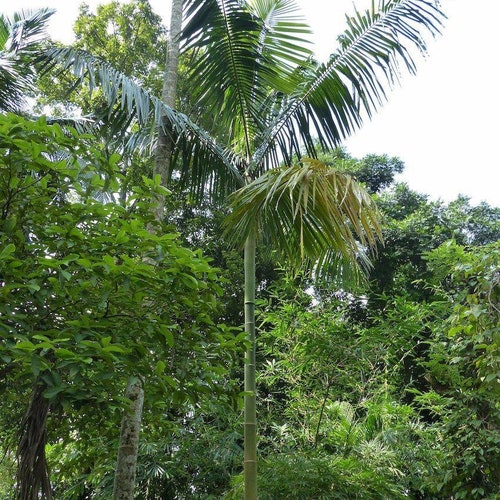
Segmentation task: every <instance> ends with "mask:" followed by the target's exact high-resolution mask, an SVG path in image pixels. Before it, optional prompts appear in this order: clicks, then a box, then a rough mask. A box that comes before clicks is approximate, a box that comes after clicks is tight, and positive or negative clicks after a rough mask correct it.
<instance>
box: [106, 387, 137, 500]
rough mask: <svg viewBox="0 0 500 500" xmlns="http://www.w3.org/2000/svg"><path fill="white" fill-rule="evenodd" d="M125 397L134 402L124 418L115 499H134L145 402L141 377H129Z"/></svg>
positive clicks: (114, 491)
mask: <svg viewBox="0 0 500 500" xmlns="http://www.w3.org/2000/svg"><path fill="white" fill-rule="evenodd" d="M125 397H127V398H128V399H130V401H131V402H132V404H131V405H130V407H129V408H127V409H126V410H125V413H124V415H123V419H122V427H121V432H120V444H119V447H118V459H117V464H116V472H115V482H114V486H113V500H133V499H134V488H135V471H136V468H137V455H138V450H139V433H140V430H141V421H142V406H143V403H144V390H143V388H142V382H141V380H140V379H138V378H137V377H131V378H130V379H129V381H128V384H127V390H126V391H125Z"/></svg>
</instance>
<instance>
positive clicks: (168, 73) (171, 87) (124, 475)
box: [113, 0, 183, 500]
mask: <svg viewBox="0 0 500 500" xmlns="http://www.w3.org/2000/svg"><path fill="white" fill-rule="evenodd" d="M182 3H183V0H172V11H171V17H170V30H169V37H168V45H167V54H166V60H165V73H164V77H163V89H162V101H163V102H164V103H165V104H167V105H168V106H170V107H171V108H174V107H175V100H176V94H177V75H178V61H179V35H180V32H181V29H182ZM168 125H169V124H168V123H165V122H164V124H163V127H158V139H157V148H156V156H155V164H154V168H153V174H154V175H155V176H156V175H160V177H161V185H162V186H166V184H167V182H168V179H169V177H170V169H171V165H170V163H171V157H172V150H173V143H172V139H171V137H170V136H169V134H168ZM153 201H154V204H153V214H154V216H155V219H156V220H157V221H161V220H162V219H163V212H164V209H165V199H164V198H163V197H162V196H158V197H156V198H155V199H154V200H153ZM126 396H127V397H128V398H129V399H131V401H132V408H131V409H130V411H126V412H125V413H124V415H123V419H122V427H121V433H120V443H119V448H118V459H117V466H116V471H115V482H114V489H113V500H133V498H134V489H135V471H136V467H137V456H138V453H139V432H140V427H141V422H142V406H143V403H144V388H143V385H142V381H140V380H136V379H134V378H131V379H130V380H129V382H128V384H127V389H126Z"/></svg>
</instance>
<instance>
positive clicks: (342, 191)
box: [226, 158, 381, 275]
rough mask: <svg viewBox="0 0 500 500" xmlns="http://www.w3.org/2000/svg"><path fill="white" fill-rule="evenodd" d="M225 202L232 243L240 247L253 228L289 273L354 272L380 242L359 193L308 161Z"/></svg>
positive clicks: (272, 173) (367, 201) (374, 217)
mask: <svg viewBox="0 0 500 500" xmlns="http://www.w3.org/2000/svg"><path fill="white" fill-rule="evenodd" d="M230 200H231V208H232V212H231V214H230V215H229V217H228V218H227V222H226V232H227V234H228V236H230V237H231V238H232V240H233V241H234V242H237V243H238V244H240V245H241V244H242V243H243V242H244V241H245V239H246V237H247V236H248V235H249V234H250V233H251V232H252V230H254V229H255V228H257V229H259V230H260V232H261V233H264V234H268V235H269V237H270V239H271V241H273V242H274V243H275V244H277V246H278V247H279V248H280V249H281V250H282V251H283V253H284V255H285V256H286V258H287V259H288V261H289V262H290V263H291V265H292V266H293V267H295V268H298V267H300V266H302V265H306V266H309V267H313V268H315V270H316V273H317V274H318V275H320V274H324V273H327V272H329V271H331V270H332V269H333V270H335V271H338V270H339V267H341V268H343V269H348V268H349V267H350V268H354V269H358V270H359V267H360V265H363V264H365V265H366V263H367V258H366V248H368V247H373V246H374V245H375V244H376V242H377V240H379V239H381V230H380V224H379V221H378V211H377V208H376V206H375V203H374V202H373V200H372V199H371V198H370V196H369V195H368V193H367V192H366V191H365V190H364V188H363V187H362V186H360V185H359V184H358V183H356V182H355V181H354V180H353V179H352V178H351V177H350V176H348V175H346V174H344V173H341V172H338V171H337V170H335V169H333V168H330V167H327V166H326V165H324V164H323V163H321V162H319V161H316V160H314V159H311V158H304V159H303V160H302V163H301V164H299V165H296V166H293V167H281V168H276V169H272V170H269V171H268V172H266V173H264V174H262V175H261V176H260V177H259V178H257V179H256V180H254V181H253V182H251V183H250V184H248V185H246V186H244V187H243V188H241V189H239V190H238V191H237V192H235V193H234V194H233V195H232V196H231V197H230ZM346 265H348V267H347V268H346Z"/></svg>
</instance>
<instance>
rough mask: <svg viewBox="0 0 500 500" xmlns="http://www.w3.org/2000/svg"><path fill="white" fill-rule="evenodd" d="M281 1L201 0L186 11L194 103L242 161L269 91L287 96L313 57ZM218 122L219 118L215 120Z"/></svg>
mask: <svg viewBox="0 0 500 500" xmlns="http://www.w3.org/2000/svg"><path fill="white" fill-rule="evenodd" d="M296 11H297V7H296V5H295V3H294V2H285V1H284V0H254V1H252V2H251V1H248V2H245V1H237V0H204V1H202V2H200V1H197V2H191V3H190V4H189V5H188V10H187V17H188V19H189V21H188V23H187V26H186V27H185V28H184V30H183V40H184V49H183V50H189V49H196V50H197V51H198V57H197V58H196V63H195V64H194V65H193V67H192V68H191V75H192V76H191V78H192V82H193V83H192V88H193V89H194V94H195V96H194V98H195V99H196V101H197V102H198V103H199V105H200V106H201V107H202V108H203V109H205V110H207V111H208V112H211V113H215V114H217V116H218V123H219V125H222V126H223V127H224V128H225V129H226V131H227V132H228V133H229V143H230V147H232V148H233V149H235V150H236V151H238V152H239V153H240V154H242V155H243V156H245V157H246V158H250V156H251V154H252V152H253V150H254V149H255V144H254V138H255V136H256V134H258V132H259V131H260V130H261V129H262V126H263V123H265V122H263V121H262V118H263V116H262V103H263V102H265V100H266V99H267V96H268V95H269V93H270V91H271V89H281V91H285V90H287V91H290V90H291V89H292V88H293V87H294V85H293V82H294V80H293V78H292V76H293V74H294V73H293V71H294V69H295V67H296V66H297V64H299V63H301V62H304V61H305V60H306V59H307V58H308V57H309V56H310V54H311V52H310V50H308V49H307V48H306V47H307V42H306V40H304V39H303V38H301V37H300V35H302V34H305V33H309V29H308V28H307V26H306V25H305V24H304V22H303V21H302V19H301V18H300V17H298V16H296ZM219 117H220V118H219Z"/></svg>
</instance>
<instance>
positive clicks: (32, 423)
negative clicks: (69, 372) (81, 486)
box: [15, 380, 52, 500]
mask: <svg viewBox="0 0 500 500" xmlns="http://www.w3.org/2000/svg"><path fill="white" fill-rule="evenodd" d="M45 389H46V385H45V384H44V383H42V382H41V381H40V380H37V381H36V382H35V386H34V387H33V392H32V394H31V401H30V405H29V407H28V410H27V411H26V414H25V415H24V417H23V419H22V421H21V429H20V438H19V444H18V448H17V460H18V465H17V490H16V497H15V498H16V500H38V499H39V498H40V494H41V495H42V496H41V498H44V499H47V500H50V499H51V498H52V490H51V487H50V480H49V472H48V467H47V458H46V456H45V445H46V444H47V427H46V424H47V416H48V414H49V401H48V399H46V398H44V397H43V391H44V390H45Z"/></svg>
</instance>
